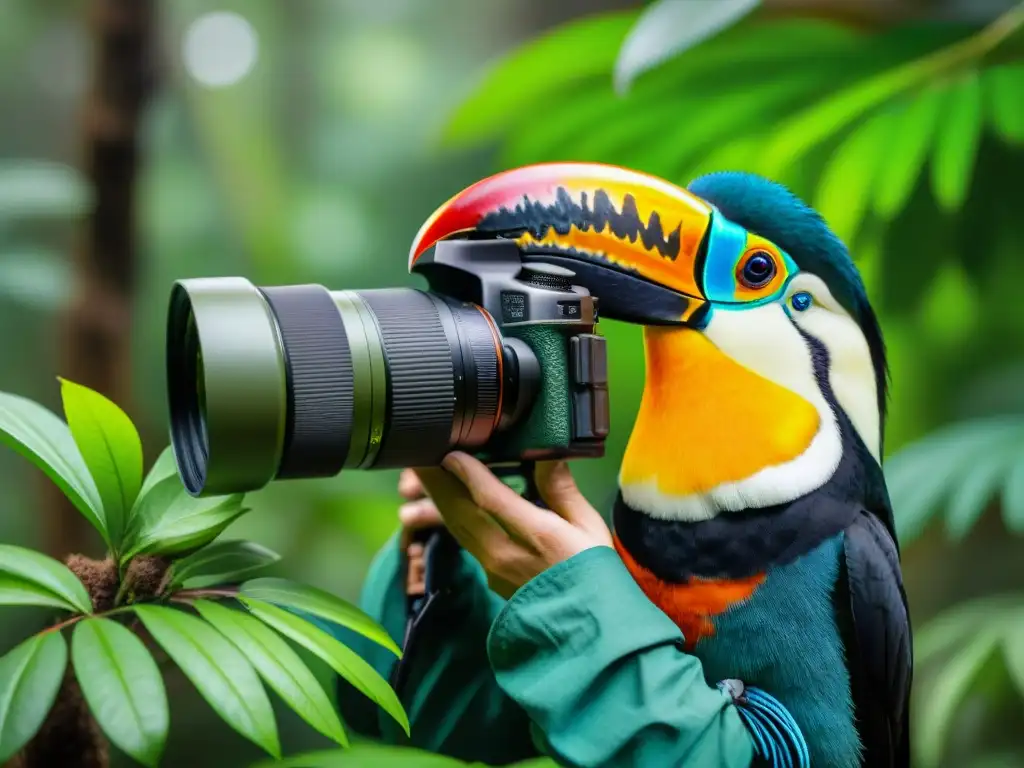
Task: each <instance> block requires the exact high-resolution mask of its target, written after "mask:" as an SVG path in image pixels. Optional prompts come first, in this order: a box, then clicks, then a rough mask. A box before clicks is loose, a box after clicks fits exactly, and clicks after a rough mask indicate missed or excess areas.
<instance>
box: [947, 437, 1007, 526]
mask: <svg viewBox="0 0 1024 768" xmlns="http://www.w3.org/2000/svg"><path fill="white" fill-rule="evenodd" d="M1008 439H1009V441H1010V445H1009V446H1007V445H1006V444H1005V443H996V444H994V445H993V446H992V447H991V448H990V449H989V450H990V453H989V454H988V455H986V456H984V457H979V458H980V459H981V460H980V461H977V462H975V463H974V464H973V466H972V467H971V470H970V471H969V472H967V474H965V475H964V476H963V478H962V479H961V480H960V482H959V483H958V484H957V485H956V486H955V487H954V489H953V493H952V494H951V495H950V497H949V506H948V508H947V510H946V531H947V532H948V534H949V536H950V537H951V538H952V539H953V540H954V541H958V540H960V539H962V538H963V537H964V536H966V535H967V533H968V532H969V531H970V530H971V528H972V527H973V526H974V524H975V523H976V522H977V520H978V518H979V517H980V516H981V513H982V512H983V511H984V510H985V507H986V506H988V503H989V501H991V500H992V498H993V497H994V496H995V495H996V494H997V493H998V492H999V486H1000V483H1001V481H1002V480H1003V479H1004V478H1005V477H1006V474H1007V472H1008V470H1009V467H1010V462H1011V461H1012V459H1013V458H1014V452H1013V450H1012V449H1013V448H1015V447H1018V446H1019V445H1020V444H1021V443H1024V430H1019V431H1018V432H1017V434H1016V435H1010V436H1009V438H1008ZM1008 448H1009V449H1010V450H1007V449H1008Z"/></svg>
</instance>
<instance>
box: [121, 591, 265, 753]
mask: <svg viewBox="0 0 1024 768" xmlns="http://www.w3.org/2000/svg"><path fill="white" fill-rule="evenodd" d="M135 613H136V614H137V615H138V617H139V618H140V619H141V620H142V623H143V624H144V625H145V627H146V629H148V630H149V632H150V634H151V635H153V639H155V640H156V641H157V642H158V643H159V644H160V646H161V647H162V648H163V649H164V650H165V651H167V654H168V655H169V656H170V657H171V658H172V659H173V660H174V663H175V664H177V665H178V666H179V667H180V668H181V671H182V672H183V673H184V674H185V677H187V678H188V679H189V680H191V681H192V685H194V686H195V687H196V689H197V690H198V691H199V693H200V694H202V696H203V698H204V699H206V700H207V701H208V702H209V703H210V706H211V707H213V709H214V711H215V712H216V713H217V714H218V715H220V716H221V717H222V718H223V719H224V721H225V722H226V723H227V724H228V725H230V726H231V727H232V728H234V729H235V730H236V731H238V732H239V733H240V734H242V735H243V736H245V738H247V739H249V740H250V741H252V742H253V743H255V744H256V745H257V746H259V747H261V748H263V749H264V750H266V751H267V752H268V753H270V754H271V755H273V756H274V757H280V756H281V745H280V742H279V741H278V737H277V723H276V721H275V720H274V710H273V709H272V708H271V706H270V699H269V698H267V692H266V691H265V690H264V689H263V686H262V685H261V684H260V679H259V677H258V676H257V675H256V672H255V670H253V668H252V665H251V664H249V662H248V661H247V660H246V658H245V656H243V655H242V654H241V652H240V651H239V650H238V649H237V648H235V646H233V645H232V644H231V643H229V642H228V641H227V640H225V639H224V638H223V637H221V635H220V633H219V632H217V631H216V630H214V629H213V628H212V627H211V626H209V625H208V624H206V623H205V622H204V621H202V620H200V619H197V618H196V617H195V616H192V615H190V614H187V613H183V612H181V611H175V610H173V609H171V608H164V607H162V606H156V605H139V606H136V607H135Z"/></svg>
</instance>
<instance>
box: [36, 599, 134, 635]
mask: <svg viewBox="0 0 1024 768" xmlns="http://www.w3.org/2000/svg"><path fill="white" fill-rule="evenodd" d="M130 610H132V606H130V605H122V606H118V607H117V608H111V609H110V610H109V611H100V612H99V613H80V614H78V615H77V616H72V617H71V618H70V619H66V620H64V621H62V622H60V623H59V624H54V625H53V626H52V627H47V628H46V629H44V630H42V631H41V632H39V634H40V635H45V634H47V633H48V632H60V631H61V630H62V629H65V628H66V627H70V626H71V625H72V624H77V623H78V622H80V621H81V620H82V619H105V618H107V617H108V616H114V615H116V614H118V613H127V612H128V611H130Z"/></svg>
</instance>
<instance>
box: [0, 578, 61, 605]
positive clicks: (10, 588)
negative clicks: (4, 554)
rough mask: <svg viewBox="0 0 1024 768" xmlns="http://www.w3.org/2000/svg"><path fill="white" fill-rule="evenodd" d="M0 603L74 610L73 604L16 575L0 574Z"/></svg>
mask: <svg viewBox="0 0 1024 768" xmlns="http://www.w3.org/2000/svg"><path fill="white" fill-rule="evenodd" d="M0 605H36V606H41V607H50V608H60V609H61V610H64V611H75V610H77V609H76V608H75V606H73V605H72V604H71V603H69V602H68V601H67V600H65V599H64V598H62V597H60V596H58V595H55V594H54V593H53V592H51V591H50V590H48V589H46V588H44V587H41V586H39V585H38V584H35V583H33V582H31V581H26V580H25V579H19V578H18V577H17V576H8V575H7V574H0Z"/></svg>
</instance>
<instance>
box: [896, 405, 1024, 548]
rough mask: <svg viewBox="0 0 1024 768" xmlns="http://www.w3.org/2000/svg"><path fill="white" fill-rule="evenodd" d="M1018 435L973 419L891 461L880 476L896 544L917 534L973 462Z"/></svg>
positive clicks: (995, 422)
mask: <svg viewBox="0 0 1024 768" xmlns="http://www.w3.org/2000/svg"><path fill="white" fill-rule="evenodd" d="M1017 430H1019V427H1018V425H1017V424H1015V423H1013V424H1007V423H1005V422H1004V421H1003V420H1002V419H999V418H997V419H977V420H974V421H970V422H966V423H961V424H954V425H953V426H950V427H947V428H945V429H942V430H939V431H937V432H935V433H933V434H931V435H928V436H927V437H925V438H923V439H921V440H919V441H917V442H916V443H912V444H910V445H909V446H906V447H905V448H903V449H902V450H900V451H899V452H898V453H896V454H895V455H893V456H891V457H890V458H889V460H888V461H887V462H886V466H885V476H886V482H887V485H888V488H889V496H890V498H891V499H892V505H893V512H894V513H895V516H896V528H897V533H898V534H899V537H900V541H903V542H909V541H910V540H911V539H913V538H914V537H915V536H917V535H918V534H919V533H920V532H921V530H922V529H923V528H924V526H925V524H926V523H927V522H928V520H929V519H930V518H931V516H932V514H934V512H935V511H936V510H937V509H938V503H939V501H940V500H941V499H942V498H943V497H945V496H946V495H948V494H949V492H950V489H951V488H952V487H953V486H954V484H955V483H956V482H958V481H959V479H960V478H961V477H963V476H964V475H965V474H966V473H967V472H969V471H970V469H971V466H972V464H971V462H972V460H973V459H975V458H976V457H977V456H979V455H983V454H984V452H985V451H987V450H988V449H989V448H990V447H991V446H993V445H998V444H999V442H1000V441H1001V440H1003V439H1005V438H1006V437H1007V436H1008V435H1011V434H1013V433H1014V432H1016V431H1017Z"/></svg>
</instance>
